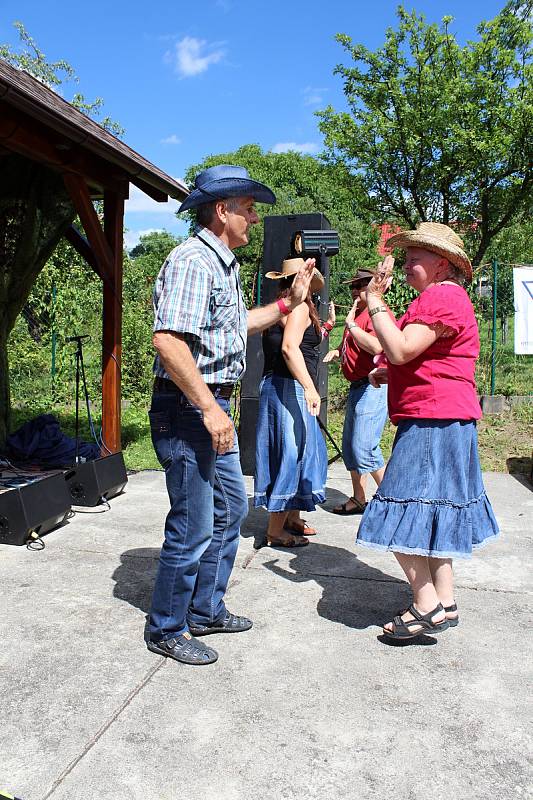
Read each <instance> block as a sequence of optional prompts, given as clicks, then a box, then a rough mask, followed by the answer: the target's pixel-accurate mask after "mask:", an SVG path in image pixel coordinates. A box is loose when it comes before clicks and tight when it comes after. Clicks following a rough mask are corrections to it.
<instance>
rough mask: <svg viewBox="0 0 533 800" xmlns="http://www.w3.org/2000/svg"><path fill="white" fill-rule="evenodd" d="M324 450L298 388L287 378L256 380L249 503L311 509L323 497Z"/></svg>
mask: <svg viewBox="0 0 533 800" xmlns="http://www.w3.org/2000/svg"><path fill="white" fill-rule="evenodd" d="M326 477H327V450H326V444H325V442H324V437H323V436H322V433H321V431H320V428H319V426H318V420H317V418H316V417H313V416H311V414H310V413H309V411H308V410H307V405H306V402H305V397H304V390H303V389H302V387H301V386H300V384H299V383H298V381H296V380H294V379H293V378H283V377H280V376H278V375H267V376H266V377H265V378H263V380H262V382H261V394H260V399H259V415H258V419H257V438H256V451H255V484H254V505H255V506H256V507H257V506H263V507H264V508H266V509H267V511H291V510H295V509H299V510H301V511H314V510H315V506H316V505H317V504H319V503H323V502H324V501H325V499H326Z"/></svg>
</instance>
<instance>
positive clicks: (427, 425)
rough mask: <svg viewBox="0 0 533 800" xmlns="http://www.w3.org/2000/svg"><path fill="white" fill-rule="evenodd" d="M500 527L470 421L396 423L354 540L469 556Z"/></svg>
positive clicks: (422, 552)
mask: <svg viewBox="0 0 533 800" xmlns="http://www.w3.org/2000/svg"><path fill="white" fill-rule="evenodd" d="M498 532H499V529H498V523H497V522H496V520H495V518H494V513H493V511H492V507H491V505H490V502H489V500H488V498H487V495H486V493H485V488H484V486H483V480H482V477H481V468H480V465H479V457H478V452H477V430H476V423H475V422H474V421H462V420H432V419H417V420H411V419H410V420H402V421H400V423H399V425H398V431H397V433H396V438H395V440H394V445H393V450H392V455H391V459H390V461H389V463H388V465H387V469H386V470H385V476H384V478H383V481H382V483H381V485H380V486H379V488H378V490H377V492H376V494H375V495H374V497H373V499H372V500H371V501H370V503H369V504H368V506H367V508H366V510H365V513H364V514H363V517H362V519H361V524H360V526H359V531H358V535H357V544H361V545H365V546H366V547H372V548H375V549H376V550H392V551H393V552H395V553H408V554H410V555H421V556H431V557H432V558H468V557H469V556H471V555H472V550H475V549H476V548H478V547H481V546H483V545H484V544H486V543H487V542H488V541H490V540H491V539H494V538H495V537H496V536H497V535H498Z"/></svg>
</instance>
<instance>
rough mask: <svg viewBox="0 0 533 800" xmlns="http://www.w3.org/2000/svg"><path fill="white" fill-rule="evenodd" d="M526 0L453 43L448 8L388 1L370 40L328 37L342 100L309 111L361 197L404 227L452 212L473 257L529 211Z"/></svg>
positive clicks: (532, 70)
mask: <svg viewBox="0 0 533 800" xmlns="http://www.w3.org/2000/svg"><path fill="white" fill-rule="evenodd" d="M531 7H532V3H531V0H528V1H527V2H525V3H524V2H519V0H512V2H509V3H507V5H506V6H505V7H504V8H503V10H502V11H501V12H500V13H499V14H498V15H497V16H496V17H495V18H494V19H493V20H491V21H489V22H481V23H480V25H479V26H478V28H477V31H478V38H477V39H476V40H475V41H469V42H468V43H467V44H466V45H465V46H460V44H459V43H458V42H457V40H456V38H455V36H454V34H453V33H452V32H451V31H450V25H451V23H452V18H451V17H444V18H443V20H442V24H441V25H440V26H439V25H436V24H431V25H428V24H427V23H426V22H425V19H424V17H423V16H421V15H418V14H417V13H416V12H414V11H413V12H412V13H409V12H407V11H406V10H405V9H404V8H403V7H401V6H400V7H399V9H398V18H399V24H398V27H397V29H396V30H395V29H392V28H389V29H387V31H386V36H385V42H384V44H383V46H382V47H380V48H379V49H377V50H376V51H374V52H373V51H371V50H369V49H367V48H366V47H364V46H363V45H360V44H353V43H352V39H351V38H350V37H349V36H347V35H346V34H339V35H337V37H336V38H337V41H338V42H339V43H340V44H341V45H342V46H343V47H344V49H345V51H346V53H347V54H348V55H349V56H351V58H352V59H353V62H354V65H351V66H346V65H339V66H337V67H336V69H335V73H336V74H337V75H340V76H341V77H342V79H343V81H344V93H345V96H346V100H347V103H348V106H349V112H344V113H337V112H335V110H334V109H333V108H332V107H331V106H329V107H328V108H326V109H325V110H324V111H321V112H318V116H319V119H320V122H319V127H320V130H321V131H322V133H323V134H324V136H325V141H326V146H327V152H328V159H329V161H330V163H332V164H338V163H342V164H344V165H346V167H347V169H349V170H350V171H351V173H352V175H353V179H354V181H355V182H356V184H357V187H358V197H359V200H360V204H361V208H364V209H365V210H367V211H368V212H369V213H370V214H371V215H373V216H374V218H376V219H380V220H395V221H398V222H400V223H402V224H404V225H407V226H408V227H410V228H413V227H414V226H415V225H416V223H417V222H418V221H421V220H433V221H440V222H444V223H452V224H453V223H456V224H457V226H458V227H459V228H460V229H461V230H462V231H463V233H465V234H466V235H467V237H468V239H469V242H468V244H469V247H470V251H471V252H472V253H473V254H474V257H473V263H474V264H479V263H480V262H481V261H482V259H483V257H484V254H485V253H486V252H487V249H488V248H489V247H490V245H491V242H492V241H493V239H494V237H495V236H497V235H498V234H499V233H500V232H501V231H502V230H504V229H505V228H506V227H507V226H508V225H510V224H511V223H513V222H514V221H519V220H520V219H524V218H526V216H527V214H528V213H529V212H530V211H531V205H532V203H531V189H532V186H533V167H532V165H533V137H532V136H531V130H532V129H533V90H532V80H531V79H532V74H533V67H532V39H533V34H532V28H531Z"/></svg>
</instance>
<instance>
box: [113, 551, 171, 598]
mask: <svg viewBox="0 0 533 800" xmlns="http://www.w3.org/2000/svg"><path fill="white" fill-rule="evenodd" d="M159 552H160V550H159V548H155V547H138V548H137V549H136V550H126V551H125V552H124V553H122V554H121V556H120V566H118V567H117V568H116V570H115V571H114V572H113V575H112V578H113V580H114V581H115V584H116V585H115V588H114V589H113V597H116V598H117V599H119V600H124V601H125V602H126V603H129V604H130V605H132V606H135V608H139V609H140V610H141V611H144V613H145V614H148V612H149V611H150V606H151V602H152V592H153V589H154V582H155V576H156V573H157V565H158V562H159Z"/></svg>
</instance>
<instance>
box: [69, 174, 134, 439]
mask: <svg viewBox="0 0 533 800" xmlns="http://www.w3.org/2000/svg"><path fill="white" fill-rule="evenodd" d="M63 180H64V182H65V185H66V187H67V189H68V191H69V194H70V197H71V198H72V201H73V203H74V206H75V208H76V211H77V212H78V214H79V217H80V220H81V223H82V225H83V228H84V230H85V233H86V234H87V238H88V240H89V245H90V249H91V251H92V254H93V257H92V260H91V263H92V265H93V267H94V268H95V269H96V271H97V272H98V274H99V275H100V277H101V278H102V289H103V312H102V328H103V330H102V441H103V444H104V446H103V448H102V450H103V452H102V455H105V454H106V453H116V452H118V451H119V450H120V364H121V358H122V246H123V245H122V236H123V225H124V199H125V197H126V196H127V187H128V185H127V183H121V182H118V183H117V188H116V189H114V190H113V191H111V190H105V191H104V228H103V230H102V226H101V224H100V220H99V219H98V215H97V213H96V211H95V210H94V206H93V203H92V200H91V197H90V194H89V190H88V187H87V183H86V181H85V180H84V179H83V178H81V177H80V176H78V175H75V174H73V173H65V174H64V175H63ZM74 238H75V241H76V242H77V246H78V247H79V246H80V242H79V239H78V237H74ZM81 249H83V247H82V248H81ZM93 262H94V263H93Z"/></svg>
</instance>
